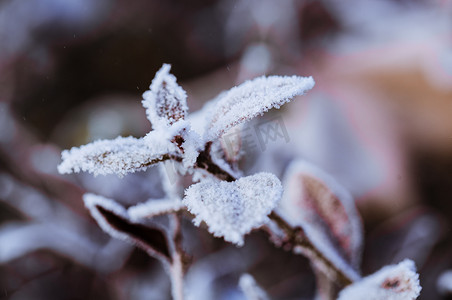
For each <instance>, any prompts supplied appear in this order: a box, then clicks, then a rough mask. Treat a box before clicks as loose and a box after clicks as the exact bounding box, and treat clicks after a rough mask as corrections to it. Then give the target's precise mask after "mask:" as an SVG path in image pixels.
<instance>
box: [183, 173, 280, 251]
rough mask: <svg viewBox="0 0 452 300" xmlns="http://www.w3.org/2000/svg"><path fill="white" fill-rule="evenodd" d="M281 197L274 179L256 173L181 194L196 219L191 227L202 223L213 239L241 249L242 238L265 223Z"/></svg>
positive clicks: (208, 181) (199, 185)
mask: <svg viewBox="0 0 452 300" xmlns="http://www.w3.org/2000/svg"><path fill="white" fill-rule="evenodd" d="M281 195H282V186H281V182H280V181H279V179H278V178H277V177H276V176H275V175H273V174H270V173H258V174H255V175H252V176H247V177H243V178H240V179H238V180H236V181H234V182H225V181H218V180H213V179H206V180H203V181H201V182H199V183H197V184H194V185H192V186H190V187H189V188H188V189H187V190H186V191H185V198H184V200H183V203H184V204H185V205H186V206H187V208H188V210H189V211H190V212H191V213H193V214H194V215H195V216H196V217H195V219H194V220H193V222H194V223H195V225H197V226H199V224H200V223H201V221H204V222H206V224H207V226H208V228H209V231H210V232H211V233H212V234H213V235H214V236H216V237H224V239H225V240H226V241H228V242H231V243H235V244H237V245H239V246H242V245H243V244H244V241H243V236H244V235H245V234H247V233H249V232H250V231H251V230H252V229H254V228H258V227H260V226H262V225H263V224H265V223H266V222H267V221H268V220H269V219H268V217H267V215H268V214H270V213H271V211H272V210H273V209H274V208H275V206H276V205H277V203H278V201H279V200H280V198H281Z"/></svg>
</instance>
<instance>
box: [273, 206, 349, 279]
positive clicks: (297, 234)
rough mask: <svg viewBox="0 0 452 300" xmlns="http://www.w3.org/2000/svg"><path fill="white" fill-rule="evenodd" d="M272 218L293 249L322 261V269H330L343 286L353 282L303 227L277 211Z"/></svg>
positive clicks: (316, 260)
mask: <svg viewBox="0 0 452 300" xmlns="http://www.w3.org/2000/svg"><path fill="white" fill-rule="evenodd" d="M269 217H270V219H271V220H272V221H274V222H275V223H276V225H278V227H279V228H280V229H281V230H283V231H284V233H285V234H286V238H287V239H288V241H287V242H288V244H290V245H291V248H292V250H294V249H296V248H299V250H300V252H301V253H302V254H304V255H306V256H307V257H308V258H310V259H311V261H312V262H314V263H315V262H320V263H321V264H322V266H323V268H321V269H325V268H326V270H327V271H328V272H327V273H331V272H332V273H333V274H334V275H333V276H334V277H335V278H336V279H337V281H338V283H339V284H340V285H342V286H347V285H349V284H351V283H353V282H354V281H355V280H354V279H353V278H352V277H351V276H349V274H346V273H345V272H343V271H342V270H340V269H339V268H337V267H336V266H335V265H334V264H333V263H332V262H331V261H330V260H329V259H328V258H327V257H325V256H324V255H323V254H322V253H321V252H320V251H319V250H318V249H317V248H316V247H315V246H314V245H313V244H312V242H311V241H310V240H309V238H308V237H307V236H306V234H305V233H304V231H303V229H302V228H301V227H293V226H292V225H290V224H289V223H287V222H286V221H285V220H284V218H283V217H281V216H280V215H279V214H278V213H276V212H275V211H273V212H271V214H270V215H269ZM326 275H328V274H326Z"/></svg>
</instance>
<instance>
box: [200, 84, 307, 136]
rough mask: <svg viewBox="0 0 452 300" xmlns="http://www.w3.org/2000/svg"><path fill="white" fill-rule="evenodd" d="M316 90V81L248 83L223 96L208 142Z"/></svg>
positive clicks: (214, 112)
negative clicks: (309, 91) (307, 92)
mask: <svg viewBox="0 0 452 300" xmlns="http://www.w3.org/2000/svg"><path fill="white" fill-rule="evenodd" d="M313 87H314V80H313V79H312V77H299V76H291V77H289V76H269V77H258V78H255V79H253V80H250V81H246V82H244V83H242V84H241V85H239V86H237V87H233V88H232V89H230V90H229V91H227V92H225V93H223V94H222V95H221V96H220V97H219V98H218V100H215V101H216V103H215V105H212V107H211V117H210V118H211V120H210V124H209V125H208V126H209V128H208V129H207V130H206V132H205V140H206V141H213V140H215V139H217V138H218V137H220V136H221V135H223V134H224V133H225V132H226V131H228V130H229V129H231V128H232V127H234V126H236V125H238V124H241V123H244V122H246V121H248V120H251V119H252V118H254V117H256V116H258V115H262V114H263V113H264V112H267V111H268V110H269V109H271V108H279V107H280V106H281V105H283V104H285V103H287V102H289V101H290V100H291V99H292V98H293V97H295V96H298V95H303V94H304V93H305V92H306V91H308V90H310V89H312V88H313Z"/></svg>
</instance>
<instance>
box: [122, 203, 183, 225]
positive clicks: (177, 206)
mask: <svg viewBox="0 0 452 300" xmlns="http://www.w3.org/2000/svg"><path fill="white" fill-rule="evenodd" d="M183 207H184V205H183V204H182V202H181V201H180V200H168V199H160V200H150V201H148V202H146V203H141V204H138V205H135V206H132V207H129V209H127V212H128V214H129V216H130V218H131V219H132V220H139V219H143V218H152V217H156V216H161V215H164V214H168V213H174V212H178V211H179V210H181V209H182V208H183Z"/></svg>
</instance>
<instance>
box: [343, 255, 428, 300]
mask: <svg viewBox="0 0 452 300" xmlns="http://www.w3.org/2000/svg"><path fill="white" fill-rule="evenodd" d="M421 289H422V288H421V286H420V284H419V275H418V274H417V273H416V266H415V265H414V262H413V261H411V260H409V259H405V260H404V261H402V262H400V263H399V264H397V265H391V266H386V267H383V268H382V269H381V270H379V271H378V272H376V273H374V274H372V275H369V276H367V277H364V278H363V279H362V280H361V281H358V282H355V283H354V284H352V285H350V286H348V287H346V288H345V289H343V290H342V291H341V292H340V294H339V298H338V300H349V299H368V300H388V299H390V300H412V299H416V298H417V297H418V296H419V294H420V292H421Z"/></svg>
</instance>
